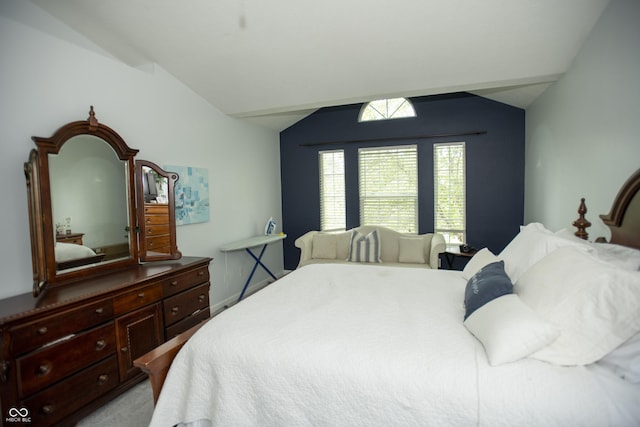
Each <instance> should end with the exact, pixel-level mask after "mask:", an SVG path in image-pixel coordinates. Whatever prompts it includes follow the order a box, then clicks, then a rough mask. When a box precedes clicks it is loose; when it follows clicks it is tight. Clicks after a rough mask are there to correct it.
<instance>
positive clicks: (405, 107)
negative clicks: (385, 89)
mask: <svg viewBox="0 0 640 427" xmlns="http://www.w3.org/2000/svg"><path fill="white" fill-rule="evenodd" d="M415 116H416V110H415V109H414V108H413V105H412V104H411V102H409V100H408V99H406V98H391V99H379V100H377V101H371V102H368V103H366V104H364V105H363V106H362V109H361V110H360V116H359V117H358V121H359V122H369V121H372V120H387V119H399V118H402V117H415Z"/></svg>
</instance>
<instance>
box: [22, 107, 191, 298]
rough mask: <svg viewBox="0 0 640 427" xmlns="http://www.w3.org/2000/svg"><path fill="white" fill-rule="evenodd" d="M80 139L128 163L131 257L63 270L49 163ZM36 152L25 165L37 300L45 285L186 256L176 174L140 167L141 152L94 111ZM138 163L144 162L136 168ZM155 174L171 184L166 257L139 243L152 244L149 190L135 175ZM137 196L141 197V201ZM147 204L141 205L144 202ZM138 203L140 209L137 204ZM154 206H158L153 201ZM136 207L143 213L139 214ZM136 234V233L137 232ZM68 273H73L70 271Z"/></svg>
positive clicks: (38, 142) (40, 144)
mask: <svg viewBox="0 0 640 427" xmlns="http://www.w3.org/2000/svg"><path fill="white" fill-rule="evenodd" d="M79 135H91V136H93V137H97V138H99V139H101V140H102V141H104V142H105V143H106V144H108V145H109V146H110V147H111V148H112V149H113V151H114V152H115V155H116V156H117V157H118V159H120V160H122V161H123V162H124V168H125V188H123V189H122V191H123V192H124V193H125V194H124V197H125V198H126V202H127V207H126V210H127V212H126V216H127V222H128V225H127V227H126V229H125V230H122V231H123V232H125V233H127V234H128V237H127V238H128V245H129V252H128V256H123V257H121V258H116V259H113V260H109V261H101V258H100V257H98V258H99V259H95V260H90V261H88V262H90V263H86V265H82V264H83V263H82V262H80V263H77V265H74V264H72V265H71V266H70V267H68V266H67V267H64V268H65V269H64V270H61V267H60V265H59V264H58V263H57V261H56V255H55V247H56V240H57V236H56V227H55V226H54V218H53V202H52V193H51V182H50V172H51V170H50V158H49V155H50V154H52V155H56V154H58V153H60V150H61V149H62V147H63V145H64V144H65V143H66V142H67V141H69V140H70V139H71V138H73V137H75V136H79ZM32 140H33V141H34V142H35V144H36V147H37V148H35V149H33V150H32V151H31V152H30V154H29V159H28V161H27V162H25V164H24V172H25V176H26V180H27V192H28V203H29V221H30V229H31V255H32V264H33V295H34V296H38V295H39V294H40V293H41V292H42V291H43V290H44V289H45V287H46V286H48V285H50V286H58V285H63V284H66V283H69V282H73V281H77V280H79V279H82V278H88V277H94V276H97V275H101V274H104V273H107V272H110V271H113V270H116V269H122V268H127V267H131V266H133V265H135V264H137V263H138V262H139V260H143V261H155V260H166V259H178V258H180V257H181V254H180V252H179V251H178V249H177V245H176V238H175V214H174V209H175V202H174V193H173V187H174V183H175V181H176V180H177V179H178V176H177V174H175V173H168V172H165V171H163V170H162V169H161V168H160V167H158V166H157V165H155V164H154V163H151V162H147V161H144V160H141V161H138V162H135V161H134V158H135V156H136V154H137V153H138V150H136V149H133V148H130V147H129V146H128V145H127V144H126V142H125V141H124V140H123V139H122V137H120V135H118V133H116V132H115V131H114V130H113V129H111V128H109V127H108V126H105V125H104V124H101V123H98V120H97V119H96V117H95V113H94V111H93V106H91V107H90V111H89V117H88V118H87V120H83V121H76V122H71V123H68V124H65V125H64V126H62V127H61V128H59V129H58V130H57V131H56V132H55V133H54V134H53V135H52V136H51V137H49V138H44V137H37V136H34V137H32ZM136 163H140V165H139V166H136ZM143 166H144V167H146V168H150V169H152V170H153V171H154V172H155V173H156V174H157V175H158V176H159V177H161V178H162V179H165V180H166V189H167V190H168V193H167V197H166V200H165V199H163V200H162V202H163V203H160V204H159V205H166V208H167V209H168V215H167V219H168V223H167V224H166V225H164V229H163V230H164V231H166V233H165V236H164V237H163V238H164V239H165V240H166V241H167V242H168V243H167V245H166V247H165V248H163V250H162V252H156V251H151V250H148V249H150V248H148V245H147V244H146V243H145V244H143V245H142V246H144V248H143V250H142V251H141V250H139V242H138V241H139V240H140V241H143V242H148V240H149V236H147V234H148V230H147V229H145V227H139V226H138V224H143V223H144V218H145V215H144V207H143V206H144V205H145V204H144V202H143V201H144V195H143V193H144V190H143V184H142V178H141V176H140V175H136V170H137V169H138V170H142V168H143ZM136 195H137V196H136ZM141 201H142V202H141ZM136 202H138V203H139V204H136ZM154 203H156V202H155V201H154ZM136 206H138V207H139V208H138V209H136ZM132 231H134V232H132ZM67 268H68V269H67Z"/></svg>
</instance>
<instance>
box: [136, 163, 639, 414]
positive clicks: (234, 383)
mask: <svg viewBox="0 0 640 427" xmlns="http://www.w3.org/2000/svg"><path fill="white" fill-rule="evenodd" d="M639 189H640V171H638V172H636V174H634V175H633V176H632V177H631V178H630V179H629V180H628V181H627V183H626V184H625V185H624V186H623V188H622V189H621V190H620V192H619V193H618V196H617V197H616V199H615V201H614V205H613V208H612V210H611V212H610V213H609V214H608V215H603V216H602V220H603V221H604V222H605V224H607V225H608V226H609V227H610V228H611V229H612V238H611V241H610V242H609V243H602V244H600V243H599V244H596V243H590V242H588V241H586V240H583V239H579V238H577V237H576V236H574V235H573V233H572V232H569V231H566V230H560V231H556V232H552V231H550V230H547V229H546V228H545V227H544V226H543V225H542V224H536V223H534V224H529V225H527V226H524V227H522V228H521V231H520V233H519V234H518V235H517V236H516V237H515V238H514V240H513V241H512V242H511V243H510V244H509V245H508V246H507V247H506V248H505V249H504V250H503V251H502V252H501V253H499V254H492V253H491V252H490V251H488V250H486V249H483V250H482V251H480V252H479V253H478V254H477V255H476V256H474V258H472V259H471V261H470V262H469V263H468V264H467V266H466V267H465V269H464V270H463V271H444V270H426V269H418V268H405V267H403V268H400V267H391V266H380V267H377V268H371V267H369V266H366V265H359V264H354V265H343V264H313V265H308V266H305V267H302V268H300V269H298V270H295V271H293V272H292V273H290V274H289V275H287V276H285V277H284V278H282V279H280V280H278V281H276V282H275V283H273V284H271V285H270V286H268V287H267V288H265V289H263V290H261V291H260V292H258V293H256V294H255V295H253V296H251V297H250V298H247V299H246V300H245V301H243V302H241V303H240V304H237V305H235V306H233V307H231V308H230V309H228V310H226V311H224V312H222V313H221V314H219V315H218V316H215V317H214V318H212V319H211V320H209V321H208V322H206V323H204V324H203V325H201V327H199V328H198V329H197V330H194V331H191V332H190V333H189V334H188V336H190V339H188V341H187V340H186V338H187V337H188V336H185V337H176V339H174V340H172V341H173V342H168V343H167V344H166V345H165V346H164V347H163V348H162V349H159V350H158V352H156V353H154V355H153V357H152V358H151V359H147V360H146V362H144V363H142V362H140V361H139V363H138V366H147V368H148V367H149V366H150V365H151V364H152V362H150V360H152V359H154V358H155V359H154V360H159V359H162V360H163V361H164V362H163V363H165V366H164V368H163V369H164V370H165V371H166V369H167V367H168V364H169V363H171V362H170V359H172V358H173V355H174V354H175V353H177V355H176V356H175V359H174V360H173V362H172V363H171V368H170V369H169V372H168V374H167V376H166V380H164V385H163V386H162V391H161V392H159V391H158V390H154V393H156V395H158V393H159V397H158V400H157V405H156V408H155V411H154V415H153V419H152V421H151V425H152V426H172V425H177V424H186V425H193V426H199V425H206V426H209V425H221V426H228V425H234V426H235V425H242V426H249V425H260V426H270V425H273V426H282V425H296V426H297V425H327V426H329V425H330V426H334V425H349V426H357V425H363V426H364V425H366V426H371V425H438V426H441V425H444V426H446V425H451V426H465V425H474V426H476V425H478V426H500V425H505V426H507V425H509V426H511V425H519V426H525V425H526V426H566V425H572V426H575V425H585V426H587V425H588V426H592V425H598V426H600V425H603V426H604V425H611V426H629V425H640V333H639V331H640V272H639V271H638V270H639V269H640V250H639V249H640V225H639V224H638V220H637V215H638V209H640V196H638V193H639V192H638V190H639ZM632 216H633V217H632ZM582 231H584V230H582ZM191 335H192V336H191ZM185 341H186V343H185ZM180 347H182V348H181V349H180ZM178 349H180V351H179V352H178ZM167 354H169V355H170V356H167ZM167 361H168V362H167ZM145 364H146V365H145ZM162 382H163V381H159V383H158V384H155V383H154V386H156V385H157V386H158V387H159V386H160V385H162Z"/></svg>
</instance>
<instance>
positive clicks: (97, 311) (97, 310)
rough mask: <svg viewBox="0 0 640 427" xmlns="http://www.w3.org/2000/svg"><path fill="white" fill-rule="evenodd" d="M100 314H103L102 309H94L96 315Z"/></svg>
mask: <svg viewBox="0 0 640 427" xmlns="http://www.w3.org/2000/svg"><path fill="white" fill-rule="evenodd" d="M102 313H104V308H102V307H99V308H96V314H102Z"/></svg>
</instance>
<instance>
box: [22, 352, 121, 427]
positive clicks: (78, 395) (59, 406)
mask: <svg viewBox="0 0 640 427" xmlns="http://www.w3.org/2000/svg"><path fill="white" fill-rule="evenodd" d="M117 385H118V360H117V358H116V356H115V355H113V356H111V357H109V358H107V359H105V360H103V361H101V362H99V363H96V364H95V365H92V366H90V367H89V368H87V369H85V370H83V371H80V372H78V373H77V374H75V375H72V376H71V377H69V378H68V379H67V380H65V381H64V382H61V383H58V384H56V385H53V386H51V387H49V388H47V389H45V390H43V391H42V392H40V393H36V394H34V395H33V396H32V397H30V398H28V399H26V400H25V401H24V407H25V408H29V411H30V412H29V415H30V416H31V422H32V423H33V424H32V425H34V426H47V425H51V424H54V423H56V422H58V421H60V420H61V419H62V418H64V417H66V416H67V415H69V414H71V413H73V412H75V411H77V410H78V409H80V408H81V407H83V406H84V405H86V404H87V403H89V402H91V401H93V400H95V399H97V398H98V397H100V396H101V395H103V394H104V393H106V392H108V391H109V390H111V389H113V388H114V387H115V386H117ZM123 415H126V414H123Z"/></svg>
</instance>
